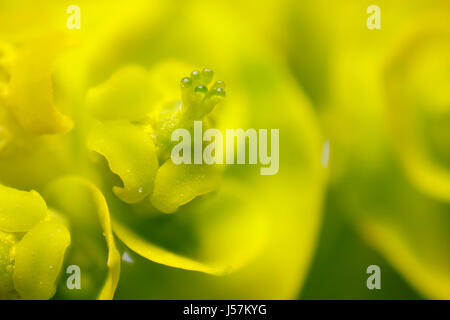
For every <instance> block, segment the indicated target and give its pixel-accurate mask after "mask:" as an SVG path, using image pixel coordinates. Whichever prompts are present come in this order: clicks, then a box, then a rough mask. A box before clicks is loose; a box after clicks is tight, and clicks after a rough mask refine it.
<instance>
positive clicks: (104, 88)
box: [87, 65, 158, 121]
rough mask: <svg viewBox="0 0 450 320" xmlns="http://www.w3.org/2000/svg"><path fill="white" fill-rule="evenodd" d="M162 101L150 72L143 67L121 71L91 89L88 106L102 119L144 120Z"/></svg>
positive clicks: (129, 66)
mask: <svg viewBox="0 0 450 320" xmlns="http://www.w3.org/2000/svg"><path fill="white" fill-rule="evenodd" d="M157 100H158V93H157V91H156V89H155V88H154V87H153V86H152V85H151V84H150V77H149V75H148V72H147V71H146V70H145V69H144V68H142V67H139V66H134V65H128V66H125V67H122V68H120V69H118V70H117V71H116V72H115V73H114V74H113V75H112V76H111V77H110V78H109V79H108V80H107V81H106V82H104V83H102V84H100V85H98V86H97V87H94V88H91V89H90V90H89V91H88V94H87V107H88V109H89V110H90V112H92V114H93V115H94V116H95V117H96V118H97V119H99V120H130V121H136V120H141V119H142V118H144V116H145V115H146V114H147V113H148V112H149V111H150V110H151V109H152V107H154V105H155V103H156V102H157Z"/></svg>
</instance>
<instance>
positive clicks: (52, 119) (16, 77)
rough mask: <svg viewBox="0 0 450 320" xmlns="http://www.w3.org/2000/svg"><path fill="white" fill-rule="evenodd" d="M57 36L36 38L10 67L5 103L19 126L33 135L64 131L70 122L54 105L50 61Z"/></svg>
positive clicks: (57, 51)
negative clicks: (53, 37)
mask: <svg viewBox="0 0 450 320" xmlns="http://www.w3.org/2000/svg"><path fill="white" fill-rule="evenodd" d="M57 41H58V40H57V39H52V40H50V39H49V40H42V41H39V42H38V41H36V43H32V44H29V45H27V46H25V47H24V48H23V49H22V50H21V51H19V53H18V54H17V60H16V62H15V64H14V66H13V67H12V68H11V79H10V83H9V90H8V105H9V106H10V108H11V111H12V112H13V113H14V115H15V116H16V118H17V120H18V121H19V123H20V124H21V126H22V127H23V128H24V129H25V130H27V131H28V132H31V133H35V134H55V133H65V132H68V131H70V130H71V129H72V127H73V122H72V120H71V119H70V118H68V117H67V116H65V115H63V114H62V113H61V112H60V111H59V110H58V109H57V107H56V106H55V103H54V97H53V83H52V72H53V62H54V60H55V57H56V55H57V53H59V52H60V51H61V49H60V48H59V45H57V44H54V43H55V42H57Z"/></svg>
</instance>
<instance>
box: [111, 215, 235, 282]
mask: <svg viewBox="0 0 450 320" xmlns="http://www.w3.org/2000/svg"><path fill="white" fill-rule="evenodd" d="M114 232H115V233H116V234H117V236H118V237H119V238H120V240H122V241H123V242H124V243H125V244H126V245H127V246H128V247H129V248H130V249H131V250H133V251H134V252H136V253H137V254H139V255H141V256H143V257H144V258H146V259H149V260H151V261H154V262H156V263H160V264H164V265H166V266H169V267H173V268H179V269H185V270H191V271H199V272H204V273H209V274H213V275H221V274H224V273H226V272H227V270H226V269H223V268H218V267H214V266H208V265H206V264H203V263H200V262H198V261H195V260H192V259H189V258H186V257H183V256H180V255H178V254H175V253H172V252H170V251H167V250H165V249H163V248H161V247H158V246H156V245H154V244H151V243H150V242H147V241H146V240H143V239H141V238H140V237H139V236H137V235H136V234H134V233H133V232H132V231H131V230H130V229H128V228H127V227H125V226H124V225H122V224H120V223H119V222H117V221H116V222H114Z"/></svg>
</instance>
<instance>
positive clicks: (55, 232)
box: [13, 219, 70, 299]
mask: <svg viewBox="0 0 450 320" xmlns="http://www.w3.org/2000/svg"><path fill="white" fill-rule="evenodd" d="M69 244H70V233H69V231H68V230H67V228H66V227H65V226H64V224H63V223H62V222H60V221H58V220H57V219H50V220H49V221H44V222H41V223H40V224H38V225H37V226H35V227H34V228H33V229H31V230H30V231H29V232H28V233H27V234H25V236H24V237H23V238H22V240H20V242H19V243H18V244H17V246H16V256H15V268H14V275H13V278H14V287H15V289H16V290H17V292H18V293H19V294H20V297H21V298H22V299H50V298H51V297H52V296H53V295H54V294H55V292H56V280H57V278H58V275H59V272H60V270H61V268H62V265H63V262H64V254H65V252H66V249H67V247H68V246H69Z"/></svg>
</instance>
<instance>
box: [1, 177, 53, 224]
mask: <svg viewBox="0 0 450 320" xmlns="http://www.w3.org/2000/svg"><path fill="white" fill-rule="evenodd" d="M46 212H47V206H46V204H45V201H44V200H43V199H42V197H41V196H40V195H39V194H38V193H37V192H35V191H30V192H26V191H20V190H16V189H13V188H9V187H5V186H2V185H0V230H1V231H6V232H25V231H28V230H30V229H31V228H32V227H33V226H34V225H36V224H37V223H39V221H41V220H43V219H44V218H45V216H46Z"/></svg>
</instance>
